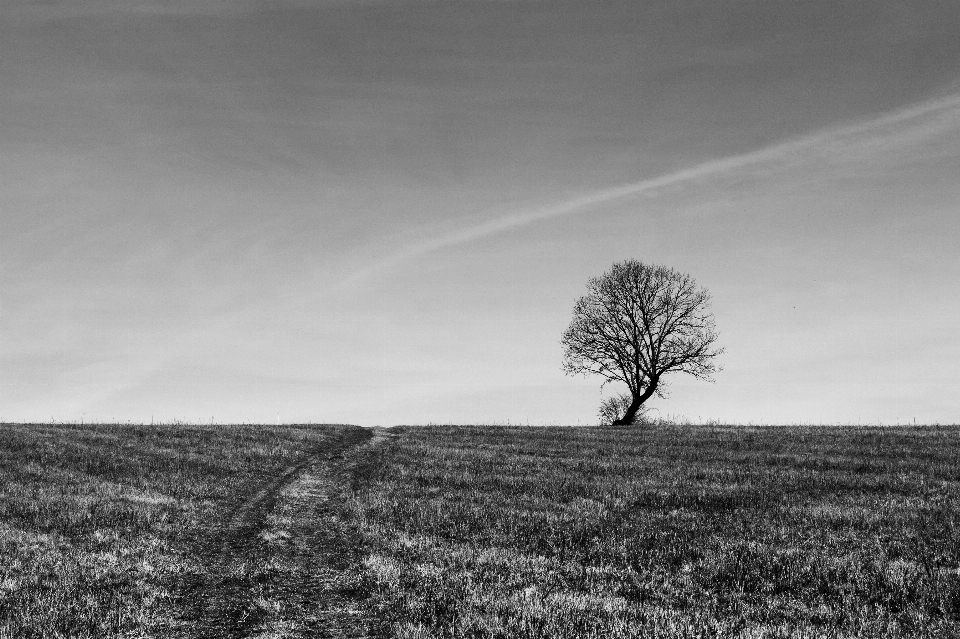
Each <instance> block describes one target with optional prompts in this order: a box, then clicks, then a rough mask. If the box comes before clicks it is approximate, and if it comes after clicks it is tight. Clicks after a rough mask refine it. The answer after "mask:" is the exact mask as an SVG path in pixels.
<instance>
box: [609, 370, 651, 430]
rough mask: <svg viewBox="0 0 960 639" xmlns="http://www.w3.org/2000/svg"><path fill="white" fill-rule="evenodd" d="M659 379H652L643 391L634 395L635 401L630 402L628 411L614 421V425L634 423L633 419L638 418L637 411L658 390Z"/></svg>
mask: <svg viewBox="0 0 960 639" xmlns="http://www.w3.org/2000/svg"><path fill="white" fill-rule="evenodd" d="M657 381H658V380H656V379H651V380H650V384H649V385H647V387H646V388H645V389H643V393H641V394H640V395H634V396H633V401H632V402H630V406H628V407H627V412H625V413H624V414H623V417H621V418H620V419H618V420H617V421H615V422H613V425H614V426H629V425H631V424H633V420H635V419H636V418H637V412H638V411H639V410H640V407H641V406H643V403H644V402H645V401H647V400H648V399H650V398H651V397H653V394H654V393H655V392H657Z"/></svg>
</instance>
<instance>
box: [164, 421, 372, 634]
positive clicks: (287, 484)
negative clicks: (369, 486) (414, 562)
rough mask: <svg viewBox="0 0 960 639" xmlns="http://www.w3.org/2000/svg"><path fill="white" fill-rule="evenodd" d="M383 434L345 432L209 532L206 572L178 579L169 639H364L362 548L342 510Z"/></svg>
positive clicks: (367, 629) (367, 625)
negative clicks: (174, 620)
mask: <svg viewBox="0 0 960 639" xmlns="http://www.w3.org/2000/svg"><path fill="white" fill-rule="evenodd" d="M386 436H387V435H385V434H384V433H382V432H373V433H372V432H371V431H369V430H366V429H360V428H357V429H356V430H350V431H345V432H344V436H343V438H342V439H341V440H339V441H337V442H336V443H335V444H332V445H331V446H330V447H329V448H327V449H326V450H322V451H317V452H314V453H312V454H309V455H307V456H305V457H304V458H302V459H301V460H299V461H298V462H297V463H295V464H293V465H291V466H289V467H288V468H286V469H285V470H284V471H283V472H282V473H280V474H279V475H278V476H277V477H276V478H275V479H274V480H273V481H271V482H270V483H269V484H268V485H266V486H264V487H263V488H262V489H260V490H259V491H258V492H257V493H256V494H254V495H252V496H251V497H250V498H248V499H247V500H246V501H244V502H243V503H242V504H241V505H240V506H239V507H238V508H236V510H235V511H234V512H233V513H232V515H231V516H230V517H229V518H228V519H227V520H226V521H225V522H224V523H223V525H222V527H221V528H220V529H218V530H215V531H210V534H205V535H204V538H205V539H206V542H205V544H204V552H203V554H204V563H205V564H206V565H205V566H204V569H203V570H200V571H195V572H194V573H193V574H190V575H188V576H187V577H185V578H184V579H183V583H182V584H181V587H180V589H179V590H180V594H179V597H178V600H179V601H178V608H179V610H180V612H181V618H180V619H179V621H178V623H177V624H176V627H175V628H173V629H171V630H172V632H171V633H170V634H171V636H173V637H179V638H182V639H187V638H204V639H208V638H209V639H221V638H230V639H234V638H240V637H258V638H262V639H266V638H271V639H280V638H287V637H290V638H293V637H351V638H352V637H369V636H370V635H371V632H372V629H373V625H372V619H370V618H369V615H368V614H367V612H366V611H365V609H364V601H365V600H366V598H367V588H366V585H365V581H364V576H363V573H362V558H363V550H362V547H361V546H360V537H359V535H358V534H356V531H355V530H353V529H352V527H351V525H350V523H349V519H348V517H347V516H346V514H345V512H344V507H345V502H346V499H347V498H348V496H349V493H350V491H351V489H352V488H354V487H356V485H357V484H359V483H362V482H363V479H364V475H368V474H369V472H370V468H368V467H367V466H366V465H365V462H364V458H365V455H364V452H365V451H368V450H370V449H371V447H376V446H378V445H379V444H380V442H382V441H383V440H384V438H385V437H386ZM366 464H368V462H366ZM374 634H379V632H374Z"/></svg>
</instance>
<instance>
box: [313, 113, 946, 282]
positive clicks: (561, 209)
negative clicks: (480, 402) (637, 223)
mask: <svg viewBox="0 0 960 639" xmlns="http://www.w3.org/2000/svg"><path fill="white" fill-rule="evenodd" d="M930 116H933V118H934V123H933V126H936V127H942V126H944V121H946V124H947V126H949V127H952V128H956V127H957V126H958V125H960V94H955V95H949V96H946V97H942V98H938V99H935V100H931V101H928V102H923V103H920V104H916V105H912V106H910V107H907V108H904V109H900V110H897V111H894V112H891V113H887V114H884V115H882V116H880V117H877V118H873V119H871V120H867V121H865V122H858V123H855V124H849V125H845V126H841V127H834V128H830V129H824V130H822V131H818V132H815V133H813V134H810V135H806V136H803V137H800V138H795V139H792V140H787V141H785V142H780V143H778V144H774V145H772V146H768V147H764V148H762V149H758V150H756V151H750V152H749V153H743V154H740V155H733V156H729V157H725V158H719V159H716V160H710V161H708V162H703V163H701V164H697V165H696V166H692V167H690V168H687V169H682V170H680V171H675V172H673V173H668V174H666V175H661V176H659V177H655V178H650V179H647V180H641V181H640V182H634V183H632V184H625V185H623V186H618V187H614V188H610V189H604V190H600V191H595V192H593V193H588V194H586V195H581V196H579V197H575V198H573V199H570V200H566V201H564V202H557V203H554V204H551V205H548V206H545V207H542V208H537V209H533V210H525V211H518V212H514V213H511V214H508V215H505V216H503V217H500V218H497V219H494V220H490V221H488V222H483V223H481V224H476V225H474V226H470V227H467V228H464V229H460V230H457V231H453V232H450V233H447V234H444V235H440V236H438V237H434V238H430V239H427V240H424V241H422V242H417V243H414V244H409V245H407V246H405V247H403V248H401V249H399V250H397V251H395V252H393V253H392V254H390V255H387V256H385V257H384V258H382V259H380V260H378V261H376V262H374V263H373V264H370V265H368V266H367V267H365V268H362V269H360V270H358V271H356V272H354V273H352V274H351V275H349V276H347V277H346V278H344V279H342V280H341V281H340V282H338V283H337V284H336V285H334V286H333V287H331V288H330V289H328V290H327V293H334V292H339V291H343V290H346V289H349V288H351V287H352V286H355V285H357V284H359V283H361V282H362V281H364V280H366V279H368V278H370V277H371V276H373V275H375V274H377V273H381V272H383V271H385V270H388V269H390V268H392V267H395V266H398V265H400V264H403V263H405V262H409V261H411V260H414V259H416V258H419V257H422V256H424V255H426V254H428V253H432V252H434V251H438V250H440V249H445V248H450V247H453V246H460V245H463V244H469V243H471V242H475V241H477V240H480V239H483V238H487V237H490V236H493V235H499V234H502V233H506V232H508V231H512V230H514V229H518V228H521V227H525V226H530V225H532V224H536V223H538V222H542V221H545V220H552V219H555V218H559V217H564V216H569V215H578V214H581V213H584V212H586V211H588V210H590V209H592V208H594V207H596V206H599V205H601V204H606V203H608V202H612V201H615V200H619V199H621V198H625V197H632V196H637V195H641V194H645V193H649V192H651V191H655V190H657V189H662V188H665V187H669V186H676V185H678V184H684V183H690V182H696V181H698V180H703V179H705V178H710V177H715V176H719V175H723V174H727V173H730V172H733V171H737V170H742V169H746V168H751V167H756V166H757V165H761V164H770V163H774V162H784V161H789V160H791V159H793V158H797V157H799V156H803V155H806V154H809V153H810V152H812V151H813V152H818V153H822V154H826V155H828V156H831V157H832V156H834V155H836V154H838V153H842V152H843V149H844V148H846V147H848V146H849V145H850V144H863V143H875V142H876V140H877V138H882V137H885V136H886V135H889V134H890V133H891V132H890V131H889V130H890V129H891V128H893V127H896V126H898V125H900V124H903V123H907V122H911V121H914V120H919V119H922V118H926V117H930ZM864 138H866V139H864Z"/></svg>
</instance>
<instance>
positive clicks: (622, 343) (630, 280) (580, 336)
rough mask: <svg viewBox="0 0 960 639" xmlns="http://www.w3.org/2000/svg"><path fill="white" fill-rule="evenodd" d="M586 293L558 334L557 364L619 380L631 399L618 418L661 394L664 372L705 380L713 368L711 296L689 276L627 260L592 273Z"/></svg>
mask: <svg viewBox="0 0 960 639" xmlns="http://www.w3.org/2000/svg"><path fill="white" fill-rule="evenodd" d="M587 291H588V292H587V294H586V295H584V296H583V297H581V298H580V299H579V300H577V302H576V304H575V305H574V309H573V320H572V321H571V322H570V325H569V326H568V327H567V330H566V331H564V333H563V337H562V339H561V343H562V344H563V346H564V365H563V368H564V371H565V372H567V373H568V374H572V375H575V374H595V375H600V376H601V377H603V378H605V380H606V381H605V382H604V383H606V382H607V381H619V382H623V383H625V384H626V385H627V387H628V389H629V390H630V397H631V398H632V401H631V402H630V404H629V406H627V407H626V408H625V409H624V410H625V414H624V417H623V418H622V419H623V420H627V419H628V418H629V420H632V419H633V418H634V417H635V415H636V413H637V411H638V410H640V406H641V405H642V404H643V402H645V401H646V400H647V399H649V398H650V397H651V396H653V395H654V394H661V393H662V391H661V390H660V389H661V387H662V386H661V384H662V382H661V377H663V376H664V375H665V374H667V373H686V374H688V375H692V376H693V377H696V378H698V379H703V380H711V379H712V375H713V374H714V373H715V372H717V371H718V370H720V369H719V367H718V366H717V365H716V364H715V363H714V360H715V359H716V358H717V357H718V356H719V355H720V354H721V353H723V349H722V348H720V347H718V346H717V340H718V338H719V336H718V334H717V331H716V327H715V325H714V319H713V314H712V313H711V312H710V294H709V293H708V292H707V291H706V290H705V289H703V288H700V287H699V286H697V284H696V282H695V281H694V280H693V278H691V277H690V276H689V275H687V274H685V273H680V272H678V271H675V270H673V269H671V268H667V267H664V266H654V265H647V264H643V263H642V262H639V261H637V260H627V261H625V262H617V263H616V264H614V265H613V266H612V267H611V268H610V270H609V271H607V272H606V273H605V274H604V275H603V276H602V277H598V278H597V277H595V278H591V279H590V280H589V281H588V282H587ZM608 408H609V407H608ZM625 423H628V422H625Z"/></svg>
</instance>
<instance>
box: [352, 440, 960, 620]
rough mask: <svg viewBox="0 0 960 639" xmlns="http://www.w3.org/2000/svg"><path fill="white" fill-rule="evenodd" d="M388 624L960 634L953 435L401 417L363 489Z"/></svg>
mask: <svg viewBox="0 0 960 639" xmlns="http://www.w3.org/2000/svg"><path fill="white" fill-rule="evenodd" d="M355 507H356V508H357V516H358V518H360V520H361V525H362V527H363V529H364V530H365V531H366V540H367V545H368V547H369V550H368V553H369V554H368V556H367V559H366V567H367V571H368V575H369V577H370V579H371V580H372V581H373V582H374V583H375V598H376V600H377V601H378V604H379V606H380V608H379V615H380V617H381V618H382V619H385V620H389V621H390V622H391V624H392V629H393V633H394V635H395V636H397V637H402V638H405V639H412V638H414V637H502V638H504V639H506V638H514V637H530V638H533V637H558V638H559V637H562V638H569V639H575V638H577V639H583V638H588V637H596V638H597V639H600V638H610V639H614V638H620V637H645V638H653V637H663V638H671V639H672V638H677V637H704V638H710V637H757V638H759V637H809V638H811V639H812V638H826V637H876V638H878V639H880V638H893V637H904V638H906V637H930V638H931V639H932V638H947V637H957V636H960V429H958V428H957V427H922V428H888V427H878V428H856V427H822V428H820V427H798V426H788V427H744V426H716V427H703V426H691V427H678V426H657V427H652V428H640V427H623V428H609V427H605V428H511V427H410V428H402V429H399V435H398V437H397V438H396V439H394V440H393V441H392V443H391V445H390V446H389V447H388V448H386V449H384V450H383V451H382V464H381V466H380V470H379V479H378V480H377V481H375V482H374V483H372V484H371V485H369V487H368V488H366V489H365V490H363V491H361V492H360V493H358V495H357V499H356V502H355Z"/></svg>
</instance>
